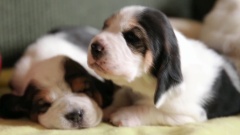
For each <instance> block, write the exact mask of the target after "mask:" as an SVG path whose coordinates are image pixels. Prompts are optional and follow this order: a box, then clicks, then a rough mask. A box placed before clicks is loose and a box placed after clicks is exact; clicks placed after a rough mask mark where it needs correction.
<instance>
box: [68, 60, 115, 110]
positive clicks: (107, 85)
mask: <svg viewBox="0 0 240 135" xmlns="http://www.w3.org/2000/svg"><path fill="white" fill-rule="evenodd" d="M64 70H65V75H64V79H65V81H66V82H67V83H68V84H69V85H71V84H70V83H71V80H72V79H74V78H77V77H85V78H87V80H88V83H89V86H90V87H89V89H88V90H87V91H85V92H89V96H91V93H93V92H94V91H98V92H99V93H100V94H101V96H102V99H103V106H101V107H102V108H105V107H106V106H108V105H110V104H111V103H112V98H113V93H114V89H115V85H114V84H113V83H112V82H111V81H108V80H105V81H104V82H102V81H100V80H98V79H97V78H95V77H94V76H92V75H90V74H89V73H88V72H87V70H86V69H84V67H82V66H81V65H80V64H79V63H77V62H76V61H74V60H72V59H69V58H66V60H65V62H64Z"/></svg>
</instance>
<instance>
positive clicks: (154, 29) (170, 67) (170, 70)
mask: <svg viewBox="0 0 240 135" xmlns="http://www.w3.org/2000/svg"><path fill="white" fill-rule="evenodd" d="M138 22H139V24H140V25H141V26H142V27H143V28H144V29H145V30H146V32H147V35H148V38H149V39H150V40H149V41H150V43H149V44H150V45H149V46H150V50H151V52H152V54H153V66H152V69H151V73H152V75H153V76H155V77H156V78H157V80H158V85H157V88H156V91H155V97H154V103H157V101H158V100H159V98H161V95H162V93H164V92H166V91H167V90H168V89H169V88H170V87H172V86H174V85H176V84H179V83H180V82H181V81H182V73H181V64H180V56H179V48H178V43H177V39H176V37H175V34H174V32H173V29H172V26H171V25H170V23H169V21H168V18H167V17H166V16H165V15H164V14H163V13H162V12H160V11H158V10H155V9H149V8H148V9H146V10H145V11H144V12H143V13H141V14H140V15H139V16H138Z"/></svg>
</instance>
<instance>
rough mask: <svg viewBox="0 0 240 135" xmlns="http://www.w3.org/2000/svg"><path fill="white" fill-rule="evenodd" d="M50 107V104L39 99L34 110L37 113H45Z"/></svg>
mask: <svg viewBox="0 0 240 135" xmlns="http://www.w3.org/2000/svg"><path fill="white" fill-rule="evenodd" d="M50 106H51V104H50V103H48V102H46V101H44V100H43V99H39V100H38V101H37V103H36V104H35V106H34V109H35V111H36V112H37V113H45V112H46V111H47V110H48V108H49V107H50Z"/></svg>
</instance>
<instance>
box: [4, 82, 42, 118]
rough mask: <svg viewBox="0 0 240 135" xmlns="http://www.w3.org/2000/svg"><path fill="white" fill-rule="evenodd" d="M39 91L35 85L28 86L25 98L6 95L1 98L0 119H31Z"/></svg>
mask: <svg viewBox="0 0 240 135" xmlns="http://www.w3.org/2000/svg"><path fill="white" fill-rule="evenodd" d="M37 93H38V90H37V88H36V87H34V85H32V84H30V85H28V87H27V89H26V92H25V94H24V95H23V96H15V95H13V94H5V95H3V96H2V97H1V98H0V117H3V118H11V119H14V118H21V117H29V116H30V113H31V109H32V103H33V98H34V96H35V95H36V94H37Z"/></svg>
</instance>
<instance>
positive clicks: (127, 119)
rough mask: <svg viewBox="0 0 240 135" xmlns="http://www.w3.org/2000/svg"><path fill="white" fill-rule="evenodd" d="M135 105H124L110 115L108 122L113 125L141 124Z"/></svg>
mask: <svg viewBox="0 0 240 135" xmlns="http://www.w3.org/2000/svg"><path fill="white" fill-rule="evenodd" d="M139 114H140V113H139V112H138V109H137V107H124V108H121V109H119V110H117V111H116V112H115V113H113V114H112V115H111V116H110V123H112V124H113V125H115V126H124V127H136V126H141V125H143V123H142V121H143V119H141V115H139Z"/></svg>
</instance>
